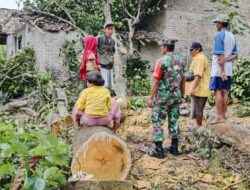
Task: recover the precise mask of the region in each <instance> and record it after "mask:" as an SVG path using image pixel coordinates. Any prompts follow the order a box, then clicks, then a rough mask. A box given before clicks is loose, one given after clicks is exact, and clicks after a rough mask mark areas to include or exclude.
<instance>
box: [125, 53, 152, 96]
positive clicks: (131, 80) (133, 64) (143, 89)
mask: <svg viewBox="0 0 250 190" xmlns="http://www.w3.org/2000/svg"><path fill="white" fill-rule="evenodd" d="M149 67H150V66H149V61H146V60H142V59H140V58H132V57H130V58H129V59H128V60H127V65H126V67H125V75H126V78H127V80H128V88H129V90H130V94H131V95H149V92H150V80H149V77H148V75H147V70H148V69H149Z"/></svg>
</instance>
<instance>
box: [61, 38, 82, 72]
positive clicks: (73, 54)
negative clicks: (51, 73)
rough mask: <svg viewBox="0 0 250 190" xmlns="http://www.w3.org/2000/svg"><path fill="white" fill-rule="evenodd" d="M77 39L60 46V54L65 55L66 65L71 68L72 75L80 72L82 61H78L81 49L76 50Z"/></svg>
mask: <svg viewBox="0 0 250 190" xmlns="http://www.w3.org/2000/svg"><path fill="white" fill-rule="evenodd" d="M76 44H77V41H75V40H72V41H68V40H67V41H65V42H64V44H63V46H62V47H61V48H60V56H63V57H64V65H65V66H67V67H68V68H69V71H70V73H71V75H72V74H73V73H78V70H79V67H80V64H81V63H80V62H79V61H78V59H77V58H78V56H79V54H80V52H81V51H80V50H79V51H77V50H76Z"/></svg>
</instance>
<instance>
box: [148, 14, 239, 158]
mask: <svg viewBox="0 0 250 190" xmlns="http://www.w3.org/2000/svg"><path fill="white" fill-rule="evenodd" d="M214 23H215V25H216V30H217V34H216V36H215V40H214V49H213V57H212V68H211V71H210V64H209V61H208V58H207V57H206V56H205V54H203V52H202V51H203V49H202V45H201V44H200V43H198V42H193V43H192V45H191V47H190V49H189V50H190V54H191V56H192V63H191V65H190V67H189V68H188V72H185V69H186V67H187V66H186V64H185V61H184V59H183V58H182V57H181V56H179V55H177V54H175V53H174V48H175V43H176V42H177V40H174V39H165V40H163V41H162V44H161V52H162V54H163V57H162V58H160V59H158V60H157V61H156V64H155V68H154V73H153V83H152V86H151V94H150V99H149V100H148V106H149V107H152V117H151V120H152V124H153V139H154V142H155V148H154V149H152V150H150V151H148V153H149V155H151V156H153V157H158V158H164V148H163V145H162V144H163V141H164V139H165V138H164V131H163V125H164V122H165V119H166V117H168V129H169V135H170V138H171V140H172V141H171V145H170V146H169V147H168V148H167V149H166V150H167V151H168V152H170V153H171V154H173V155H178V154H179V151H178V136H179V125H178V119H179V109H180V104H181V103H182V98H183V96H184V95H188V96H190V97H191V119H192V120H193V126H194V127H195V128H199V127H201V126H202V120H203V111H204V108H205V104H206V102H207V98H208V96H209V94H210V91H214V94H215V102H216V113H217V115H216V117H215V119H214V120H213V121H212V122H211V124H217V123H220V122H224V120H225V119H226V110H227V105H228V91H229V89H230V87H231V83H232V74H233V67H232V61H233V60H234V59H236V58H237V56H238V52H237V47H236V40H235V37H234V35H233V34H232V33H231V32H230V31H229V30H228V29H227V28H228V26H229V17H228V16H227V15H225V14H220V15H218V16H217V18H216V19H215V20H214Z"/></svg>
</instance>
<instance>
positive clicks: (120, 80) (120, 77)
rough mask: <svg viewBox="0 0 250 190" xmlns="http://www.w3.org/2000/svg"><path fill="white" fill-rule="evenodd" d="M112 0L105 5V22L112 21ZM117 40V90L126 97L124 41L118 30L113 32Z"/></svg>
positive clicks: (118, 93)
mask: <svg viewBox="0 0 250 190" xmlns="http://www.w3.org/2000/svg"><path fill="white" fill-rule="evenodd" d="M110 4H111V0H106V2H105V5H104V11H103V12H104V17H105V22H109V21H112V17H111V12H110ZM113 38H114V40H115V42H116V43H115V50H116V51H115V54H114V62H115V64H114V75H115V92H116V94H117V95H118V96H121V97H126V96H127V91H126V89H127V83H126V79H125V77H124V73H123V63H125V61H124V60H123V59H122V54H121V52H120V51H119V49H120V48H123V47H121V46H122V43H121V42H120V41H119V39H118V38H117V35H116V32H114V34H113Z"/></svg>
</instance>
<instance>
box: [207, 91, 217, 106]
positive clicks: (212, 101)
mask: <svg viewBox="0 0 250 190" xmlns="http://www.w3.org/2000/svg"><path fill="white" fill-rule="evenodd" d="M207 101H208V103H209V105H210V106H214V105H215V99H214V92H211V93H210V95H209V96H208V99H207Z"/></svg>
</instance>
